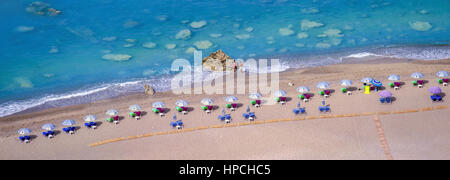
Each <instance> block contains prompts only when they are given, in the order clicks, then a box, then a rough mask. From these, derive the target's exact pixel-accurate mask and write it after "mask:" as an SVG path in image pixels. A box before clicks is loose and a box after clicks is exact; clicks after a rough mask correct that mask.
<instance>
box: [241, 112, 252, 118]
mask: <svg viewBox="0 0 450 180" xmlns="http://www.w3.org/2000/svg"><path fill="white" fill-rule="evenodd" d="M242 116H243V117H244V118H245V119H248V118H249V117H250V116H249V115H248V114H247V113H244V114H242Z"/></svg>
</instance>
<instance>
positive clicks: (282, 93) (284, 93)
mask: <svg viewBox="0 0 450 180" xmlns="http://www.w3.org/2000/svg"><path fill="white" fill-rule="evenodd" d="M286 94H287V92H286V91H283V90H278V91H275V93H273V95H274V96H276V97H283V96H286Z"/></svg>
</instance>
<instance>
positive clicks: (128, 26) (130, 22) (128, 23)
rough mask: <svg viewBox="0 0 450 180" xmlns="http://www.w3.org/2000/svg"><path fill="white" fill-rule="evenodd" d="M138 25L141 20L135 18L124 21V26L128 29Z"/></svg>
mask: <svg viewBox="0 0 450 180" xmlns="http://www.w3.org/2000/svg"><path fill="white" fill-rule="evenodd" d="M137 25H139V22H137V21H133V20H128V21H126V22H125V23H123V27H124V28H127V29H129V28H134V27H136V26H137Z"/></svg>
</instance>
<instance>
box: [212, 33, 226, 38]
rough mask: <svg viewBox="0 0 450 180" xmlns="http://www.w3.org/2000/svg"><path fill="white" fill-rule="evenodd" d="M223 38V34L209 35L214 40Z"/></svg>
mask: <svg viewBox="0 0 450 180" xmlns="http://www.w3.org/2000/svg"><path fill="white" fill-rule="evenodd" d="M222 36H223V35H222V34H209V37H212V38H220V37H222Z"/></svg>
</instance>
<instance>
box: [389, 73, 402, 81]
mask: <svg viewBox="0 0 450 180" xmlns="http://www.w3.org/2000/svg"><path fill="white" fill-rule="evenodd" d="M387 79H388V80H390V81H400V76H399V75H397V74H391V75H389V76H388V77H387Z"/></svg>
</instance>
